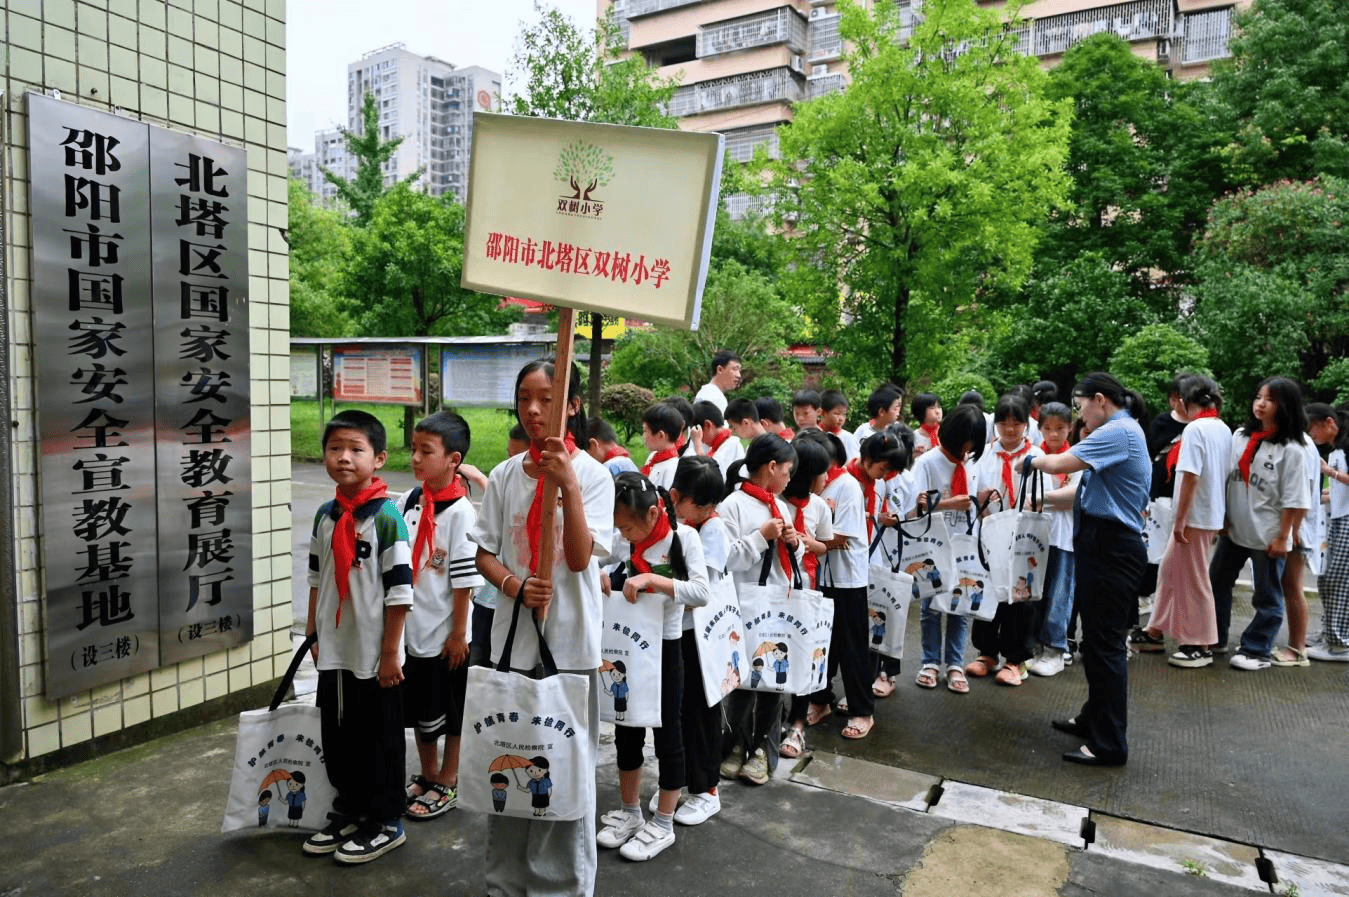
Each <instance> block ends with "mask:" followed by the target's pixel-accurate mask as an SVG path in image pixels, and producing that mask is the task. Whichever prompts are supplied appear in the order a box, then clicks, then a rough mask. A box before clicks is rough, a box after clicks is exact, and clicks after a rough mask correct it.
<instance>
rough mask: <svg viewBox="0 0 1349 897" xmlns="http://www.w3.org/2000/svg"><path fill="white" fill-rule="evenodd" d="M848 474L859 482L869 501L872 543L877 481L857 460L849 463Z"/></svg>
mask: <svg viewBox="0 0 1349 897" xmlns="http://www.w3.org/2000/svg"><path fill="white" fill-rule="evenodd" d="M846 469H847V471H848V473H850V474H852V476H853V479H855V480H857V482H858V483H860V484H861V486H862V494H863V495H864V496H866V500H867V541H868V542H870V541H871V531H872V530H873V529H875V527H876V523H875V518H876V481H875V480H873V479H872V478H871V477H869V476H868V475H867V472H866V471H865V470H863V469H862V464H861V462H860V461H858V459H857V458H853V459H852V460H851V461H849V462H848V466H847V468H846Z"/></svg>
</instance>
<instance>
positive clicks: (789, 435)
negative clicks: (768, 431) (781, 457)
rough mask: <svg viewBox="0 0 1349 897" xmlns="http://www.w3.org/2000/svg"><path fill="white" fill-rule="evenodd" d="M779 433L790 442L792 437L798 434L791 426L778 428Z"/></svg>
mask: <svg viewBox="0 0 1349 897" xmlns="http://www.w3.org/2000/svg"><path fill="white" fill-rule="evenodd" d="M778 435H779V436H781V437H782V438H783V439H785V440H787V441H788V442H791V441H792V437H794V436H795V435H796V434H795V433H793V432H792V429H791V427H783V428H782V429H780V430H778Z"/></svg>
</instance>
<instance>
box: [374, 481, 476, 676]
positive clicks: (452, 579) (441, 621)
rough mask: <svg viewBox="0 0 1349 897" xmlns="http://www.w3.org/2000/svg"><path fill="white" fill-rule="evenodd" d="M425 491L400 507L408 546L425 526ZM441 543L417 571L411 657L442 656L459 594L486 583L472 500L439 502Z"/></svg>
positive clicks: (408, 625)
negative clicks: (480, 564)
mask: <svg viewBox="0 0 1349 897" xmlns="http://www.w3.org/2000/svg"><path fill="white" fill-rule="evenodd" d="M423 495H424V493H423V492H422V487H421V486H417V487H415V488H413V489H410V490H408V491H407V492H405V493H404V494H403V495H401V496H399V498H398V500H397V502H396V504H397V505H398V507H399V508H400V509H401V510H402V512H403V520H404V521H406V523H407V527H408V541H409V542H415V541H416V538H417V524H418V523H419V522H420V521H421V516H422V513H423V512H424V509H423V508H422V497H423ZM435 515H436V538H435V544H433V545H432V546H431V549H430V557H426V556H423V557H422V568H421V570H420V571H413V577H412V596H413V601H412V610H411V611H410V612H409V613H408V616H407V620H406V621H405V622H404V623H403V643H404V645H405V646H406V647H407V653H408V654H409V655H411V656H412V657H439V656H440V652H441V651H442V650H443V649H444V647H445V641H446V640H447V639H448V638H449V637H450V629H451V627H452V624H453V617H454V590H455V589H477V588H480V587H481V586H483V585H484V584H485V581H484V580H483V578H482V576H481V574H479V573H478V565H477V555H478V546H477V545H475V544H473V542H471V541H469V538H468V534H469V532H471V531H472V529H473V525H474V524H475V523H477V522H478V514H477V512H476V511H474V510H473V503H472V502H471V501H469V499H468V496H467V495H465V496H463V497H462V498H457V499H454V500H453V501H439V502H436V507H435ZM472 635H473V627H472V626H471V625H465V629H464V639H465V640H466V641H472Z"/></svg>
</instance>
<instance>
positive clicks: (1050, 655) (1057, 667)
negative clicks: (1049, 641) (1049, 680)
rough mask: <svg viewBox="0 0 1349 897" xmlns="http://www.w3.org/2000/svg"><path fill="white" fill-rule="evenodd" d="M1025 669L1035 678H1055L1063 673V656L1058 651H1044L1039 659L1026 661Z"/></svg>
mask: <svg viewBox="0 0 1349 897" xmlns="http://www.w3.org/2000/svg"><path fill="white" fill-rule="evenodd" d="M1026 669H1028V670H1030V671H1031V673H1033V674H1034V675H1036V676H1057V675H1058V674H1059V673H1062V672H1063V655H1062V654H1060V653H1059V652H1058V651H1052V650H1051V651H1046V652H1045V653H1043V654H1041V655H1040V656H1039V657H1036V658H1035V659H1033V660H1028V661H1026Z"/></svg>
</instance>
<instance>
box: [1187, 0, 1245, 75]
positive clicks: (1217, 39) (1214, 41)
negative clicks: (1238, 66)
mask: <svg viewBox="0 0 1349 897" xmlns="http://www.w3.org/2000/svg"><path fill="white" fill-rule="evenodd" d="M1232 9H1233V8H1232V7H1230V6H1229V7H1227V8H1225V9H1213V10H1209V11H1207V12H1197V13H1190V14H1189V15H1187V16H1185V18H1183V19H1182V20H1181V25H1182V28H1183V31H1184V35H1185V39H1184V43H1182V45H1181V49H1180V61H1181V62H1183V63H1194V62H1206V61H1208V60H1210V59H1221V58H1223V57H1225V56H1230V55H1232V54H1231V51H1230V50H1228V49H1227V42H1228V41H1229V40H1231V39H1232Z"/></svg>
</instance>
